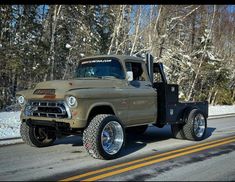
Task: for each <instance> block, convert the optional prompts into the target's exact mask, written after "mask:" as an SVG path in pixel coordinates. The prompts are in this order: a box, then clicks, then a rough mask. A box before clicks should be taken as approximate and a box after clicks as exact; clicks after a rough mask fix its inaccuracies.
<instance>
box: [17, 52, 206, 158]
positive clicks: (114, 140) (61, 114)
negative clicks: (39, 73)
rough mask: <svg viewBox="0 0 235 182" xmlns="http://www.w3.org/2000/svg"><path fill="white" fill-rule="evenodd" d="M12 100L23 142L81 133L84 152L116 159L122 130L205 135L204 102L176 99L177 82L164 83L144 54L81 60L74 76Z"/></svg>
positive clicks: (40, 144)
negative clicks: (17, 109) (168, 129)
mask: <svg viewBox="0 0 235 182" xmlns="http://www.w3.org/2000/svg"><path fill="white" fill-rule="evenodd" d="M154 75H155V77H156V76H157V77H159V79H158V81H157V82H156V81H154V79H153V78H154ZM17 98H18V102H19V103H20V104H21V106H22V112H21V129H20V132H21V136H22V139H23V140H24V141H25V142H26V143H27V144H29V145H31V146H34V147H46V146H50V145H52V144H53V142H54V141H55V140H56V137H57V136H58V134H62V135H71V134H72V135H82V137H83V145H84V147H85V148H86V150H87V152H88V153H89V154H90V155H91V156H92V157H94V158H99V159H114V158H116V157H118V156H119V154H120V152H121V150H122V149H123V148H124V144H125V136H126V132H129V133H136V134H142V133H144V132H145V130H146V129H147V127H148V125H149V124H153V125H155V126H157V127H163V126H164V125H166V124H170V125H171V128H172V133H173V136H174V137H176V138H181V139H189V140H202V139H204V136H205V133H206V129H207V117H208V103H207V102H206V101H205V102H179V101H178V85H175V84H168V83H167V80H166V77H165V74H164V71H163V66H162V64H161V63H153V57H152V56H151V55H149V54H148V55H147V57H146V60H143V59H141V58H138V57H134V56H122V55H105V56H93V57H87V58H84V59H81V60H80V61H79V64H78V67H77V68H76V71H75V75H74V78H73V79H71V80H53V81H46V82H41V83H38V84H37V85H36V87H35V88H34V89H31V90H24V91H20V92H18V93H17Z"/></svg>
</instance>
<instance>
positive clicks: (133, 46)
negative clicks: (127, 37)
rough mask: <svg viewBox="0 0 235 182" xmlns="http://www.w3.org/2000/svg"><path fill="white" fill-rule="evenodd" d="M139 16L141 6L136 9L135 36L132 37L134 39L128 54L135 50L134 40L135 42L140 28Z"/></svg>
mask: <svg viewBox="0 0 235 182" xmlns="http://www.w3.org/2000/svg"><path fill="white" fill-rule="evenodd" d="M140 17H141V6H140V7H139V9H138V11H137V17H136V22H137V23H136V27H135V37H134V41H133V44H132V48H131V52H130V55H132V54H133V52H134V50H135V46H136V42H137V38H138V33H139V28H140Z"/></svg>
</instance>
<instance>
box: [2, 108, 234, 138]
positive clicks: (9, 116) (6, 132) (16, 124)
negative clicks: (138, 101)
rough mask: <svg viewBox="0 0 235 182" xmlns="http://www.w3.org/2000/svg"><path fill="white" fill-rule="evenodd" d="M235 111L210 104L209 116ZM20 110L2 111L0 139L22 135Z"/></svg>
mask: <svg viewBox="0 0 235 182" xmlns="http://www.w3.org/2000/svg"><path fill="white" fill-rule="evenodd" d="M229 113H235V105H233V106H209V116H212V115H220V114H229ZM19 128H20V112H0V139H6V138H12V137H20V130H19Z"/></svg>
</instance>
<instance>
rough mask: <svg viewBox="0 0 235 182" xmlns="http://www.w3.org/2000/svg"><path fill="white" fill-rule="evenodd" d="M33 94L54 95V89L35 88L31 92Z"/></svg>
mask: <svg viewBox="0 0 235 182" xmlns="http://www.w3.org/2000/svg"><path fill="white" fill-rule="evenodd" d="M33 94H35V95H55V89H37V90H35V91H34V92H33Z"/></svg>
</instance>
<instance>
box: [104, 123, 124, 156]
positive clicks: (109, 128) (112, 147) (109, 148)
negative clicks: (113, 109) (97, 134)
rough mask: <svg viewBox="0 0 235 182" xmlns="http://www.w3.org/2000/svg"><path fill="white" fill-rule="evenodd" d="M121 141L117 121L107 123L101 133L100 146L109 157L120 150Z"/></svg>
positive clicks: (121, 134)
mask: <svg viewBox="0 0 235 182" xmlns="http://www.w3.org/2000/svg"><path fill="white" fill-rule="evenodd" d="M123 141H124V134H123V129H122V126H121V125H120V124H119V123H118V122H117V121H110V122H108V123H107V124H106V125H105V126H104V128H103V130H102V133H101V144H102V147H103V149H104V151H105V152H106V153H108V154H110V155H114V154H116V153H117V152H118V151H119V150H120V149H121V147H122V144H123Z"/></svg>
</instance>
